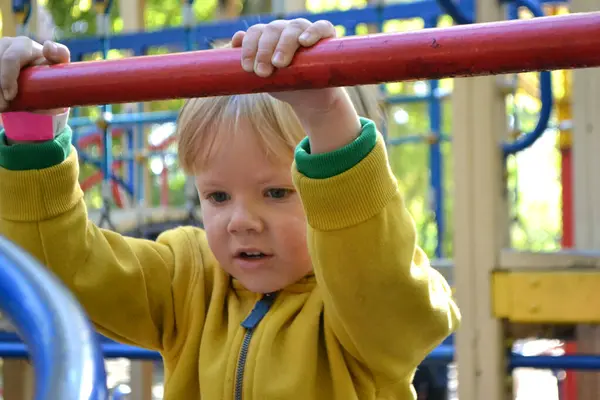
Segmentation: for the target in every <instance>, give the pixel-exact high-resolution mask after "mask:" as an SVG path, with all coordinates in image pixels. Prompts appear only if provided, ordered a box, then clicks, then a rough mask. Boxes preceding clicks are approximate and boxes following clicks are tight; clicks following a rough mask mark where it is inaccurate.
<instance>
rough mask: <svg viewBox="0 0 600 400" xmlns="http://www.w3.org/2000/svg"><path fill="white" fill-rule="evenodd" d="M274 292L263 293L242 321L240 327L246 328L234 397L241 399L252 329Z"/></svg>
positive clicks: (266, 308)
mask: <svg viewBox="0 0 600 400" xmlns="http://www.w3.org/2000/svg"><path fill="white" fill-rule="evenodd" d="M274 300H275V293H269V294H265V295H264V296H263V297H262V298H261V299H260V300H259V301H258V302H257V303H256V304H255V305H254V308H253V309H252V311H250V314H249V315H248V316H247V317H246V319H244V321H242V327H243V328H245V329H246V333H245V334H244V340H243V341H242V347H241V349H240V354H239V358H238V363H237V367H236V372H235V390H234V399H235V400H242V389H243V387H244V370H245V368H246V360H247V358H248V348H249V347H250V340H251V339H252V335H253V334H254V330H255V328H256V326H257V325H258V323H259V322H260V321H261V320H262V319H263V318H264V316H265V315H267V312H268V311H269V309H270V308H271V305H273V301H274Z"/></svg>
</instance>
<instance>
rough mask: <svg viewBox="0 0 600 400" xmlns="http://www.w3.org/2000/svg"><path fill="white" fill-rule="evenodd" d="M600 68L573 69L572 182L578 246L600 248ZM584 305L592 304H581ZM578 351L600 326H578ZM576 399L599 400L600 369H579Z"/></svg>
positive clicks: (575, 5)
mask: <svg viewBox="0 0 600 400" xmlns="http://www.w3.org/2000/svg"><path fill="white" fill-rule="evenodd" d="M570 8H571V12H573V13H577V12H586V11H588V12H589V11H598V9H600V0H573V2H572V3H571V7H570ZM598 96H600V68H593V69H580V70H575V71H573V97H572V101H573V150H572V152H573V161H574V163H573V184H574V204H575V210H574V214H575V247H576V248H577V249H581V250H587V249H595V250H598V249H600V213H599V212H598V204H600V180H599V179H598V171H600V158H599V157H598V152H600V113H598V110H599V109H600V99H599V98H598ZM581 306H582V307H589V305H586V304H581ZM577 351H578V352H581V353H596V354H598V353H600V326H597V325H596V326H593V325H580V326H578V327H577ZM575 376H576V381H577V388H578V396H577V399H568V400H596V399H597V398H598V393H600V373H598V372H577V373H576V374H575Z"/></svg>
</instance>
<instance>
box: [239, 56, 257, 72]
mask: <svg viewBox="0 0 600 400" xmlns="http://www.w3.org/2000/svg"><path fill="white" fill-rule="evenodd" d="M242 68H243V69H244V70H245V71H248V72H250V71H252V68H254V63H253V62H252V59H251V58H244V59H243V60H242Z"/></svg>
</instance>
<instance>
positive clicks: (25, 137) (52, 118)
mask: <svg viewBox="0 0 600 400" xmlns="http://www.w3.org/2000/svg"><path fill="white" fill-rule="evenodd" d="M68 116H69V109H67V110H65V112H63V113H62V114H58V115H54V114H38V113H31V112H23V111H16V112H7V113H3V114H2V115H1V118H2V124H3V125H4V132H5V134H6V137H8V138H9V139H11V140H14V141H22V142H35V141H46V140H52V139H54V137H55V136H56V135H58V134H59V133H60V132H61V131H62V130H63V129H64V128H65V126H66V125H67V119H68Z"/></svg>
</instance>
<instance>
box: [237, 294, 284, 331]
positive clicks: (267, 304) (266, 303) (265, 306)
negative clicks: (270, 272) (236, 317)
mask: <svg viewBox="0 0 600 400" xmlns="http://www.w3.org/2000/svg"><path fill="white" fill-rule="evenodd" d="M276 297H277V293H267V294H265V295H264V296H263V297H262V298H261V299H260V300H259V301H257V302H256V304H255V305H254V308H253V309H252V311H250V314H249V315H248V316H247V317H246V319H244V321H242V326H243V327H244V328H246V329H254V328H256V326H257V325H258V323H259V322H260V321H262V319H263V318H264V317H265V315H267V312H269V309H270V308H271V306H272V305H273V302H274V301H275V298H276Z"/></svg>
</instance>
